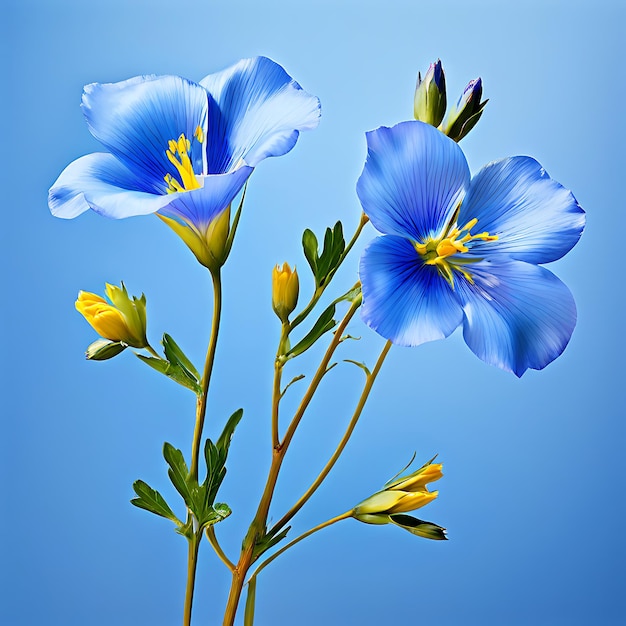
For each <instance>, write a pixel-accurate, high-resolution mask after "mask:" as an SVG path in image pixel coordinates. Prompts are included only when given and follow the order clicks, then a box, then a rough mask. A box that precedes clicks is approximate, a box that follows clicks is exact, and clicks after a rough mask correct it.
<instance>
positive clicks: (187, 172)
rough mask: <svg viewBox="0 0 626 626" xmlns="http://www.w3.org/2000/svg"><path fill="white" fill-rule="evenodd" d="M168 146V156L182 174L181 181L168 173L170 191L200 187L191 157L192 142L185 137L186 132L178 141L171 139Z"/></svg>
mask: <svg viewBox="0 0 626 626" xmlns="http://www.w3.org/2000/svg"><path fill="white" fill-rule="evenodd" d="M168 148H169V150H167V152H166V155H167V158H168V160H169V162H170V163H171V164H172V165H173V166H174V167H175V168H176V171H177V172H178V175H179V176H180V182H179V181H178V180H176V179H175V178H174V177H173V176H171V175H170V174H166V176H165V182H166V183H167V185H168V190H167V191H168V193H174V192H177V191H190V190H192V189H200V187H201V185H200V183H199V182H198V179H197V178H196V175H195V173H194V171H193V165H192V163H191V159H190V158H189V152H190V150H191V142H190V141H189V140H188V139H187V138H186V137H185V135H184V133H183V134H181V135H180V137H179V138H178V141H174V140H173V139H170V141H169V142H168ZM177 157H178V158H177ZM181 183H182V185H181Z"/></svg>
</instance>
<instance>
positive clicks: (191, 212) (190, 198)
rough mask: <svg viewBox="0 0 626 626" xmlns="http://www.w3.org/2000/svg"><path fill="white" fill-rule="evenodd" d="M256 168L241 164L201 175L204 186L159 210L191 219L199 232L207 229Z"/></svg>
mask: <svg viewBox="0 0 626 626" xmlns="http://www.w3.org/2000/svg"><path fill="white" fill-rule="evenodd" d="M252 171H253V168H251V167H245V166H244V167H240V168H238V169H236V170H235V171H234V172H231V173H230V174H212V175H210V176H201V177H199V180H201V181H202V182H203V184H204V186H203V187H202V188H201V189H194V190H193V191H188V192H186V193H177V194H172V195H175V196H176V198H175V199H174V200H173V201H172V202H170V203H169V204H168V205H167V206H166V207H165V208H164V209H162V210H161V211H159V212H160V213H162V214H163V215H166V216H167V217H174V218H178V219H182V220H184V221H188V222H191V223H192V224H193V225H194V226H195V227H196V228H197V229H198V230H199V231H200V232H205V231H206V228H207V227H208V225H209V224H210V223H211V222H212V221H213V218H214V217H215V216H216V215H217V214H218V213H220V212H221V211H222V210H223V209H225V208H226V207H227V206H228V205H229V204H230V203H231V202H232V200H233V198H234V197H235V196H236V195H237V193H238V192H239V190H240V189H241V187H242V186H243V184H244V183H245V182H246V180H248V177H249V176H250V174H252Z"/></svg>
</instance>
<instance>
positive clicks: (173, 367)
mask: <svg viewBox="0 0 626 626" xmlns="http://www.w3.org/2000/svg"><path fill="white" fill-rule="evenodd" d="M135 354H136V356H137V357H138V358H140V359H141V360H142V361H143V362H144V363H146V364H147V365H149V366H150V367H152V368H153V369H155V370H156V371H157V372H160V373H161V374H164V375H165V376H167V377H168V378H171V379H172V380H173V381H175V382H177V383H178V384H179V385H182V386H183V387H186V388H187V389H191V391H193V392H194V393H195V394H196V395H197V396H200V395H202V387H201V386H200V384H199V383H198V380H197V379H196V378H195V377H194V376H193V374H191V372H189V371H188V370H187V368H185V367H183V366H182V365H180V364H178V363H172V362H171V361H168V360H166V359H161V358H159V357H154V356H144V355H143V354H137V353H136V352H135Z"/></svg>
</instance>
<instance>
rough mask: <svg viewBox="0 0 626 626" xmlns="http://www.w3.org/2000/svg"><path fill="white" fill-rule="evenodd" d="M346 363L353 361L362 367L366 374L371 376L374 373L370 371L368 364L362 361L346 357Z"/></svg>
mask: <svg viewBox="0 0 626 626" xmlns="http://www.w3.org/2000/svg"><path fill="white" fill-rule="evenodd" d="M344 362H345V363H352V364H353V365H356V366H357V367H360V368H361V369H362V370H363V371H364V372H365V375H366V376H371V375H372V373H371V372H370V370H369V368H368V367H367V365H365V363H362V362H361V361H353V360H352V359H344Z"/></svg>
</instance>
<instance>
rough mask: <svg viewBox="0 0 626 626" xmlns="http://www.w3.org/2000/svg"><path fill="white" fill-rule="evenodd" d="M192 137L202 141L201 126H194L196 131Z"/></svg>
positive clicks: (202, 131) (202, 132)
mask: <svg viewBox="0 0 626 626" xmlns="http://www.w3.org/2000/svg"><path fill="white" fill-rule="evenodd" d="M194 137H195V138H196V139H197V140H198V141H199V142H200V143H204V130H202V126H200V125H198V126H196V132H195V133H194Z"/></svg>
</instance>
